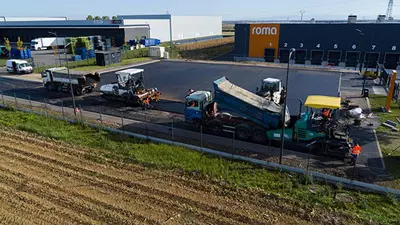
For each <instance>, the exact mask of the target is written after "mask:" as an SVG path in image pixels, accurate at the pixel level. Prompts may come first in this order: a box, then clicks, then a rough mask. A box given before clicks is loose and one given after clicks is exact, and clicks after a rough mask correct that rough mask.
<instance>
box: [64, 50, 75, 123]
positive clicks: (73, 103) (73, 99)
mask: <svg viewBox="0 0 400 225" xmlns="http://www.w3.org/2000/svg"><path fill="white" fill-rule="evenodd" d="M70 44H71V42H70V43H68V44H66V45H64V49H66V48H67V46H68V45H70ZM64 56H65V63H66V64H67V71H68V79H69V87H70V92H71V96H72V105H73V107H74V115H75V116H76V104H75V96H74V88H73V86H72V79H71V74H70V73H69V66H68V57H67V52H66V51H65V52H64Z"/></svg>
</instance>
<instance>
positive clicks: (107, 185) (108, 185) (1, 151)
mask: <svg viewBox="0 0 400 225" xmlns="http://www.w3.org/2000/svg"><path fill="white" fill-rule="evenodd" d="M17 151H19V150H17V149H9V150H8V151H7V152H5V148H4V147H1V148H0V155H2V156H3V157H9V158H14V159H18V160H21V161H23V162H24V164H25V165H28V164H31V165H34V167H41V168H43V170H46V171H49V170H50V171H52V170H54V171H56V172H57V174H63V175H64V176H66V177H68V176H71V177H72V176H74V177H79V178H80V180H82V179H90V180H89V181H86V182H89V183H91V186H96V187H98V188H104V189H114V190H115V187H116V185H115V184H113V183H112V182H108V181H105V180H101V181H99V180H98V179H96V176H95V175H94V174H92V175H93V176H94V177H93V176H90V174H89V175H83V174H79V173H77V172H76V171H75V172H74V171H73V170H70V171H66V170H65V169H64V170H63V169H62V168H56V167H52V166H50V165H48V164H47V163H46V162H43V161H40V160H34V159H32V156H30V157H28V156H24V155H23V154H22V155H18V154H19V153H16V152H17ZM90 173H93V172H92V171H91V172H90ZM115 192H117V193H121V194H128V195H132V194H136V196H135V199H138V198H141V199H142V202H147V204H149V203H153V204H154V205H160V202H161V206H162V207H164V210H165V209H174V210H175V211H178V212H179V213H181V214H188V211H189V210H190V211H191V212H190V213H189V214H193V213H194V214H196V219H197V220H203V221H214V222H213V223H214V224H223V223H225V222H224V221H222V220H215V219H213V218H210V217H205V216H206V215H203V214H202V213H200V212H197V209H193V208H192V207H188V208H185V207H182V206H180V205H179V203H178V202H177V201H176V200H174V201H172V200H167V201H166V200H164V199H162V196H155V197H153V196H147V193H142V192H141V190H136V189H134V188H133V189H132V188H129V187H126V186H122V187H117V189H116V190H115ZM141 195H144V198H143V197H141ZM160 198H161V199H160ZM158 210H160V211H163V208H161V209H158ZM205 213H206V214H207V212H205ZM153 214H155V213H153ZM201 218H203V219H201Z"/></svg>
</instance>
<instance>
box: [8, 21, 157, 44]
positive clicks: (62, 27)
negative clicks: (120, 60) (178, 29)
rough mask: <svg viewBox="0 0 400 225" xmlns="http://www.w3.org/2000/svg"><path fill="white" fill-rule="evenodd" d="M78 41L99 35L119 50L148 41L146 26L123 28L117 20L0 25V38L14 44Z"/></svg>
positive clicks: (27, 22)
mask: <svg viewBox="0 0 400 225" xmlns="http://www.w3.org/2000/svg"><path fill="white" fill-rule="evenodd" d="M49 32H53V33H54V32H56V33H57V35H58V36H60V37H78V36H94V35H100V36H104V37H107V38H110V39H111V42H112V45H113V46H122V45H123V43H124V40H125V38H126V39H127V40H129V39H134V38H135V37H139V38H140V37H146V38H148V37H150V26H149V25H148V24H132V25H126V26H125V25H123V24H122V21H120V20H104V21H103V20H59V21H6V22H0V37H1V40H0V41H1V42H3V38H4V37H6V38H8V39H9V40H10V41H11V42H16V41H17V40H18V37H20V38H21V40H22V41H24V42H30V41H31V40H32V39H35V38H38V37H53V36H54V34H51V33H49Z"/></svg>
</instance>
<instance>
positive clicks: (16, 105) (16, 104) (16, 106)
mask: <svg viewBox="0 0 400 225" xmlns="http://www.w3.org/2000/svg"><path fill="white" fill-rule="evenodd" d="M14 99H15V108H17V109H18V102H17V95H16V94H15V92H14Z"/></svg>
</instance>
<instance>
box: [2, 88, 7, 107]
mask: <svg viewBox="0 0 400 225" xmlns="http://www.w3.org/2000/svg"><path fill="white" fill-rule="evenodd" d="M1 100H2V101H3V106H6V104H5V102H4V95H3V91H1Z"/></svg>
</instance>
